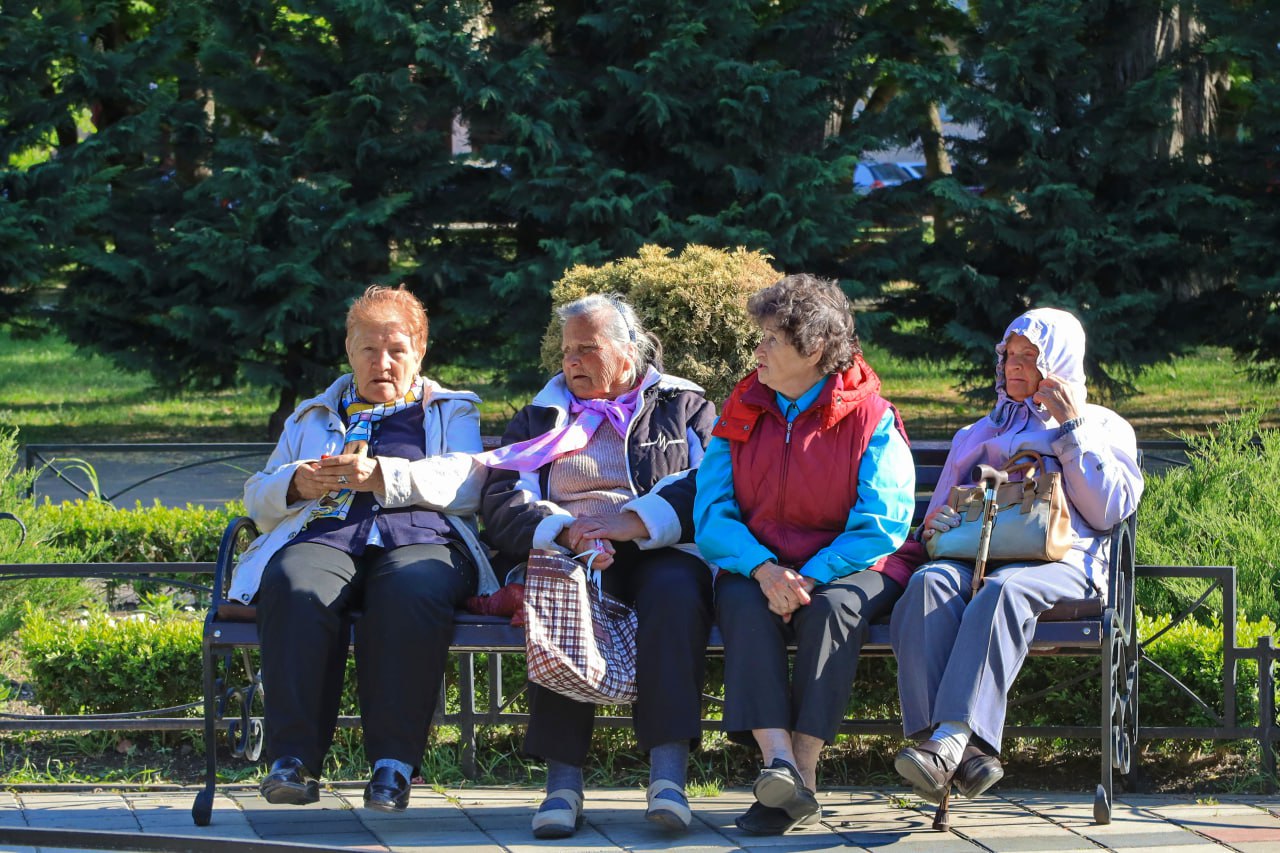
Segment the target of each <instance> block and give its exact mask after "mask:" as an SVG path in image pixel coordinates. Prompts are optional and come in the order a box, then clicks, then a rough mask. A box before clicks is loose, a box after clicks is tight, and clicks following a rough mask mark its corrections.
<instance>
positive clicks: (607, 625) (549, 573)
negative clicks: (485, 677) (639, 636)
mask: <svg viewBox="0 0 1280 853" xmlns="http://www.w3.org/2000/svg"><path fill="white" fill-rule="evenodd" d="M593 574H594V575H595V578H594V580H592V579H589V578H588V576H587V569H586V568H585V567H584V566H583V565H582V564H581V563H579V562H577V561H576V560H574V559H572V558H570V557H567V556H565V555H564V554H558V553H556V552H555V551H544V550H540V549H535V550H533V551H530V552H529V563H528V565H527V567H526V569H525V588H524V611H525V620H526V624H525V629H524V641H525V652H526V656H527V663H528V667H529V680H530V681H532V682H533V683H535V684H541V685H542V686H543V687H546V688H548V689H549V690H554V691H555V692H557V693H560V694H562V695H564V696H568V697H569V698H571V699H577V700H578V701H579V702H592V703H595V704H597V705H616V704H620V703H624V702H631V701H633V700H634V699H635V698H636V613H635V611H634V610H632V609H631V608H630V607H628V606H627V605H625V604H623V603H622V602H621V601H618V600H617V599H616V598H614V597H613V596H611V595H609V594H608V593H606V592H604V591H603V590H602V589H601V588H600V582H599V574H600V573H599V572H594V573H593Z"/></svg>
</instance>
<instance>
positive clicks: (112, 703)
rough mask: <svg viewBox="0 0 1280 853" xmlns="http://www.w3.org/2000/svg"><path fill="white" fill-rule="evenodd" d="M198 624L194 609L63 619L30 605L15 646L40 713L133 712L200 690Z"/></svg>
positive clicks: (192, 696)
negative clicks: (157, 614)
mask: <svg viewBox="0 0 1280 853" xmlns="http://www.w3.org/2000/svg"><path fill="white" fill-rule="evenodd" d="M201 624H202V623H201V620H200V618H199V614H198V613H183V612H180V611H171V612H170V613H168V614H164V615H159V616H156V615H152V614H148V613H144V612H138V613H135V614H131V615H129V616H127V617H125V618H118V617H114V616H110V615H108V614H106V613H104V612H100V611H99V612H93V611H85V612H83V613H82V614H81V616H80V618H78V619H67V618H65V617H63V616H61V615H59V614H55V613H48V612H46V611H44V610H39V609H36V608H29V609H28V612H27V614H26V618H25V620H24V621H23V625H22V630H21V631H20V632H19V633H18V646H19V649H20V651H21V653H22V656H23V658H24V659H25V660H26V662H27V666H28V667H29V668H30V672H31V681H32V683H33V684H34V685H35V693H36V702H37V703H38V704H39V705H40V706H41V707H42V708H44V711H45V713H48V714H76V713H93V714H103V713H120V712H124V711H138V710H144V709H147V708H157V707H170V706H174V705H184V704H186V703H188V702H194V701H196V700H197V699H199V698H200V697H201V696H202V695H203V688H202V686H201V678H200V659H201V657H200V632H201ZM191 713H192V714H193V715H195V714H196V713H197V711H194V710H193V711H192V712H191Z"/></svg>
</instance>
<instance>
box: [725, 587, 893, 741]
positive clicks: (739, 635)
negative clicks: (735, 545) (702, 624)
mask: <svg viewBox="0 0 1280 853" xmlns="http://www.w3.org/2000/svg"><path fill="white" fill-rule="evenodd" d="M900 595H902V587H901V586H899V585H898V584H897V583H896V582H895V581H893V580H891V579H890V578H887V577H885V576H884V573H883V572H872V571H864V572H855V573H854V574H851V575H847V576H845V577H843V578H839V579H838V580H836V581H833V582H832V583H828V584H820V585H819V586H816V587H814V590H813V593H812V594H811V599H812V600H811V601H810V602H809V603H808V604H807V605H805V606H803V607H801V608H800V609H799V610H797V611H796V612H795V613H793V614H792V616H791V621H790V622H783V621H782V617H781V616H778V615H777V614H774V613H771V612H769V600H768V599H767V598H765V595H764V592H763V591H761V589H760V584H758V583H756V582H755V581H754V580H752V579H751V578H749V577H747V576H745V575H740V574H737V573H736V572H722V573H721V574H720V576H719V578H718V579H717V580H716V618H717V620H718V621H719V623H720V634H721V636H722V637H724V730H725V732H726V733H727V734H728V736H729V738H730V739H731V740H734V741H736V742H738V743H745V744H753V743H755V739H754V738H753V737H752V734H751V732H752V731H753V730H754V729H783V730H785V731H789V732H800V733H801V734H806V735H811V736H813V737H816V738H821V739H822V740H823V741H825V742H827V743H831V742H832V741H833V740H835V736H836V733H837V732H838V731H839V729H840V722H841V721H842V720H843V719H844V713H845V709H846V708H847V707H848V705H849V696H850V694H851V693H852V692H853V676H854V674H855V673H856V672H857V670H858V655H859V653H860V652H861V651H862V644H863V643H864V642H866V639H867V631H868V629H869V628H870V625H871V623H872V622H874V621H875V620H876V619H878V618H879V617H880V616H882V615H884V614H886V613H888V612H889V610H890V609H891V608H892V607H893V604H894V602H895V601H897V600H898V596H900ZM792 642H794V643H795V646H796V659H795V668H794V671H793V672H792V674H791V677H790V679H788V676H787V669H788V667H787V644H788V643H792Z"/></svg>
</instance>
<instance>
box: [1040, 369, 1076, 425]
mask: <svg viewBox="0 0 1280 853" xmlns="http://www.w3.org/2000/svg"><path fill="white" fill-rule="evenodd" d="M1082 392H1083V389H1082V388H1080V387H1079V386H1077V385H1075V384H1073V383H1071V382H1068V381H1066V380H1065V379H1062V378H1060V377H1058V376H1055V375H1053V374H1049V375H1048V376H1046V377H1045V378H1044V379H1041V380H1040V385H1039V387H1038V388H1036V393H1035V394H1033V395H1032V397H1031V400H1032V402H1035V403H1038V404H1040V405H1042V406H1044V407H1045V408H1046V409H1048V410H1049V414H1051V415H1053V419H1054V420H1056V421H1057V422H1058V423H1060V424H1064V423H1066V422H1067V421H1070V420H1074V419H1075V418H1078V417H1080V416H1081V415H1083V414H1084V394H1083V393H1082Z"/></svg>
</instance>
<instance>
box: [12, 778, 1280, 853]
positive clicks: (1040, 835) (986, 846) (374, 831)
mask: <svg viewBox="0 0 1280 853" xmlns="http://www.w3.org/2000/svg"><path fill="white" fill-rule="evenodd" d="M194 795H195V790H194V789H192V790H189V791H165V792H149V793H129V792H123V793H118V792H114V791H113V792H103V791H101V790H99V791H85V792H75V793H51V792H36V793H32V792H26V791H18V792H0V851H34V850H41V851H48V850H55V849H66V847H65V845H67V844H68V843H70V842H68V841H67V840H66V836H65V833H64V834H63V835H61V836H55V837H52V838H40V837H38V835H37V834H38V833H39V832H40V831H41V830H43V831H45V832H46V833H47V832H56V831H57V830H67V829H78V830H92V831H95V832H100V833H102V834H101V835H99V836H98V837H97V838H96V839H92V840H90V841H81V842H80V846H77V847H76V849H114V850H122V849H166V850H178V849H193V850H199V849H201V848H202V841H203V843H204V845H203V846H204V849H214V848H215V847H219V845H220V847H219V849H223V850H231V849H242V850H250V849H253V848H255V847H257V848H258V849H261V850H266V849H269V848H270V847H272V846H274V845H272V844H268V843H264V842H275V843H277V844H278V843H286V844H299V845H318V846H320V847H323V848H327V849H340V850H374V851H385V850H392V851H416V850H432V851H441V852H442V851H467V853H482V851H483V853H489V851H493V853H497V851H512V853H521V852H522V851H533V850H543V851H545V850H573V851H582V853H585V851H617V850H666V849H679V850H685V851H734V850H766V851H777V853H783V851H817V850H829V849H844V850H866V851H883V850H892V851H895V853H916V851H921V852H922V853H952V851H957V853H959V851H982V850H987V851H996V853H1006V851H1007V853H1031V851H1055V853H1058V852H1059V851H1081V853H1083V851H1090V853H1094V852H1095V851H1098V850H1115V851H1135V853H1136V852H1137V851H1141V853H1191V851H1213V850H1219V851H1221V850H1238V851H1242V853H1263V851H1268V853H1271V851H1280V795H1277V796H1270V797H1267V796H1263V795H1258V796H1254V797H1237V796H1231V797H1222V798H1219V799H1212V798H1201V799H1199V800H1197V798H1195V797H1193V796H1185V795H1184V796H1151V795H1122V796H1121V798H1120V803H1119V804H1118V805H1117V806H1116V808H1115V811H1114V814H1113V819H1112V822H1111V824H1110V825H1108V826H1096V825H1094V823H1093V816H1092V815H1093V803H1092V798H1091V797H1089V796H1086V795H1083V794H1060V793H1044V792H1038V791H1037V792H1026V791H1002V792H1000V794H999V795H998V796H987V797H983V798H981V799H979V800H976V801H973V802H968V801H964V800H961V801H959V802H958V803H957V804H956V806H955V807H953V809H952V828H951V831H950V832H945V833H944V832H937V831H935V830H933V829H932V828H931V822H932V816H933V809H932V807H931V806H928V805H927V804H924V803H921V802H920V801H919V800H916V799H914V798H908V797H904V796H903V795H902V793H901V792H900V791H883V790H872V791H866V790H836V791H829V792H824V793H823V794H822V795H820V796H821V799H822V804H823V821H822V824H821V825H819V826H816V827H813V828H809V829H805V830H800V831H796V832H792V833H788V834H787V835H785V836H781V837H773V838H756V837H752V836H748V835H744V834H743V833H742V832H740V831H739V830H738V829H737V828H736V827H735V826H734V825H733V819H734V817H736V816H737V815H738V814H740V813H741V812H742V811H743V810H744V809H745V808H746V806H747V804H748V803H750V801H751V794H750V792H749V791H745V790H733V791H728V792H726V793H724V794H723V795H721V796H718V797H705V798H699V799H696V800H695V801H694V803H693V806H694V814H695V816H696V821H695V824H694V827H693V829H692V830H691V831H690V832H688V833H687V834H683V835H679V836H672V835H668V834H666V833H664V832H662V831H661V830H659V829H657V828H655V827H652V826H651V825H650V824H649V823H648V822H647V821H645V820H644V793H643V792H642V791H640V790H638V789H637V790H619V789H593V790H590V791H588V793H587V810H586V816H587V824H586V825H585V826H584V827H583V828H582V830H581V831H580V832H579V833H578V834H577V835H576V836H575V837H574V838H572V839H568V840H564V841H554V842H538V841H535V840H534V839H533V837H532V836H531V835H530V833H529V817H530V815H531V813H532V810H533V808H534V807H535V806H536V805H537V803H538V800H539V798H540V794H539V792H537V791H534V790H531V789H527V788H519V789H513V788H467V789H463V790H458V791H433V790H432V789H431V788H428V787H424V786H418V787H415V789H414V793H413V797H412V800H411V802H410V804H409V809H408V810H407V811H406V812H404V813H403V814H398V815H385V814H381V813H377V812H371V811H368V810H366V809H363V808H361V807H360V795H361V788H360V787H359V786H340V787H336V788H333V789H329V790H326V791H325V792H324V793H323V794H322V795H321V799H320V802H319V803H317V804H315V805H312V806H304V807H290V806H272V805H270V804H268V803H266V802H264V801H263V800H261V799H260V798H259V797H258V796H257V792H256V790H254V789H252V788H242V789H232V790H224V791H223V792H220V793H219V795H218V798H217V800H216V801H215V803H214V810H213V822H212V823H211V825H210V826H208V827H203V828H201V827H196V826H194V825H193V824H192V822H191V803H192V799H193V797H194ZM33 830H34V831H33ZM108 833H110V834H108ZM164 836H169V837H171V838H172V837H174V836H182V837H183V839H184V840H183V841H181V842H178V841H176V840H170V841H165V840H164ZM130 838H132V839H133V840H132V842H130ZM196 839H199V840H196ZM219 839H226V840H227V841H218V840H219ZM91 843H92V844H97V845H100V846H98V847H92V846H91V847H88V848H86V847H85V846H84V845H86V844H91ZM165 845H167V846H165ZM183 845H185V846H183Z"/></svg>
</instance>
